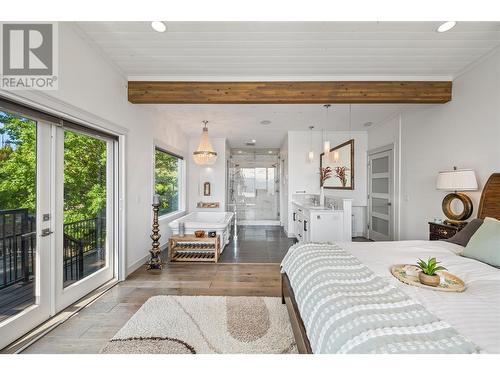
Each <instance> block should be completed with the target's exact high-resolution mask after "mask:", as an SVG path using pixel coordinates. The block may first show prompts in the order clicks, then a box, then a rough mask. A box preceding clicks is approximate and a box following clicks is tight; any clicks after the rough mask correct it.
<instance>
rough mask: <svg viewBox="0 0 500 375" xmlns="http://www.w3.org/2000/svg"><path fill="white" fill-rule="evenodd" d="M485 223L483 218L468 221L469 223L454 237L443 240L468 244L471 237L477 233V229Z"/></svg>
mask: <svg viewBox="0 0 500 375" xmlns="http://www.w3.org/2000/svg"><path fill="white" fill-rule="evenodd" d="M482 223H483V219H473V220H472V221H471V222H469V223H467V225H466V226H465V227H464V228H463V229H462V230H461V231H459V232H457V233H456V234H455V235H454V236H453V237H450V238H447V239H445V240H443V241H446V242H451V243H454V244H456V245H460V246H463V247H465V246H467V244H468V243H469V240H470V238H471V237H472V236H473V234H474V233H476V231H477V229H478V228H479V227H480V226H481V224H482Z"/></svg>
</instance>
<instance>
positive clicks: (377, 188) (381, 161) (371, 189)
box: [368, 145, 394, 241]
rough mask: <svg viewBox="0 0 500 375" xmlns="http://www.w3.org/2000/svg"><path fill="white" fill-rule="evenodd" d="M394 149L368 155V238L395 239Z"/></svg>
mask: <svg viewBox="0 0 500 375" xmlns="http://www.w3.org/2000/svg"><path fill="white" fill-rule="evenodd" d="M393 160H394V148H393V146H392V145H389V146H386V147H383V148H378V149H375V150H372V151H369V154H368V238H369V239H370V240H373V241H392V240H393V238H394V230H393V222H394V207H393V201H394V199H393V196H394V162H393Z"/></svg>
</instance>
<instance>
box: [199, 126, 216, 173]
mask: <svg viewBox="0 0 500 375" xmlns="http://www.w3.org/2000/svg"><path fill="white" fill-rule="evenodd" d="M202 122H203V133H202V134H201V140H200V144H199V145H198V148H197V149H196V151H195V152H193V159H194V162H195V163H196V164H198V165H213V164H215V162H216V161H217V153H216V152H215V151H214V148H213V147H212V142H210V138H209V137H208V127H207V124H208V121H206V120H204V121H202Z"/></svg>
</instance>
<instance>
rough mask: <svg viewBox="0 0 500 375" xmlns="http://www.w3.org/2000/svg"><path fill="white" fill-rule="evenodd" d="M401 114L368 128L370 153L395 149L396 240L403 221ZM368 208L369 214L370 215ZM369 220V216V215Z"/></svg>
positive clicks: (394, 201) (394, 202)
mask: <svg viewBox="0 0 500 375" xmlns="http://www.w3.org/2000/svg"><path fill="white" fill-rule="evenodd" d="M400 124H401V114H397V115H395V116H393V117H392V118H390V119H387V120H386V121H384V122H383V123H381V124H377V125H376V126H374V127H373V128H370V129H369V130H368V154H370V152H371V151H373V150H376V149H378V148H380V147H385V146H389V145H392V149H393V165H392V168H393V171H394V181H393V184H392V185H393V186H392V192H393V198H392V202H391V203H392V206H391V209H392V218H393V227H392V231H393V234H394V238H393V239H394V240H396V241H397V240H399V239H400V221H401V204H400V202H401V179H400V174H401V163H400V160H401V155H400V153H401V144H400V143H401V126H400ZM368 214H369V213H368V209H367V215H368ZM367 220H368V216H367Z"/></svg>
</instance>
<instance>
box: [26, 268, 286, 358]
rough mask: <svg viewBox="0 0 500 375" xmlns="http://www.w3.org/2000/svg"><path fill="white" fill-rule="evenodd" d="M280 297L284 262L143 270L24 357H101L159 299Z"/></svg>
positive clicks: (48, 336)
mask: <svg viewBox="0 0 500 375" xmlns="http://www.w3.org/2000/svg"><path fill="white" fill-rule="evenodd" d="M169 294H170V295H234V296H253V295H259V296H276V297H277V296H280V295H281V280H280V272H279V264H256V263H252V264H221V263H219V264H193V263H190V264H187V263H184V264H182V263H173V264H168V265H166V267H165V268H164V269H163V271H162V272H161V273H158V274H154V273H150V272H148V271H146V270H145V268H144V267H141V268H140V269H139V270H137V271H136V272H134V273H133V274H132V275H130V276H129V277H128V278H127V280H125V281H124V282H122V283H120V284H118V285H116V286H114V287H113V288H111V289H110V290H109V291H108V292H106V293H105V294H104V295H103V296H101V297H100V298H99V299H97V300H96V301H94V302H93V303H92V304H91V305H89V306H87V307H85V308H84V309H83V310H81V311H80V312H79V313H78V314H77V315H75V316H73V317H71V318H70V319H69V320H67V321H66V322H64V323H63V324H61V325H60V326H58V327H57V328H55V329H54V330H52V331H51V332H49V333H48V334H47V335H45V336H44V337H42V338H41V339H40V340H38V341H37V342H35V343H34V344H32V345H31V346H30V347H28V348H27V349H25V350H24V352H23V353H74V354H80V353H99V351H100V350H101V348H102V347H104V345H106V343H107V342H108V341H109V340H110V339H111V338H112V337H113V336H114V335H115V333H116V332H117V331H118V330H119V329H120V328H121V327H122V326H123V325H124V324H125V323H126V322H127V320H128V319H130V318H131V317H132V315H133V314H134V313H135V312H136V311H137V310H138V309H139V308H140V307H141V306H142V304H143V303H144V302H146V300H147V299H148V298H149V297H152V296H156V295H169Z"/></svg>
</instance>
